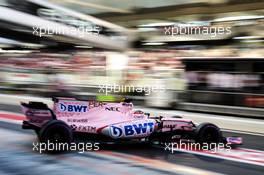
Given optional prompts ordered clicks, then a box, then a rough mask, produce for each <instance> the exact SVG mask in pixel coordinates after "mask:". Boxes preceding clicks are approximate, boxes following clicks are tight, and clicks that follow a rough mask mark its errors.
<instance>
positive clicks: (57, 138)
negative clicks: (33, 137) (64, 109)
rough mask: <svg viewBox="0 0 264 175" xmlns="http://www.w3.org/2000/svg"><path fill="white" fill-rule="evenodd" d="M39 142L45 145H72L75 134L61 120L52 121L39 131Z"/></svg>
mask: <svg viewBox="0 0 264 175" xmlns="http://www.w3.org/2000/svg"><path fill="white" fill-rule="evenodd" d="M38 136H39V141H40V142H43V143H48V142H50V143H71V142H72V141H73V132H72V129H71V128H70V126H68V125H67V124H66V123H64V122H63V121H60V120H51V121H49V122H47V123H46V124H44V126H43V127H42V128H41V129H40V131H39V135H38Z"/></svg>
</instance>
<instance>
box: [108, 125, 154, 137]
mask: <svg viewBox="0 0 264 175" xmlns="http://www.w3.org/2000/svg"><path fill="white" fill-rule="evenodd" d="M153 130H154V123H153V122H149V123H140V124H133V125H125V126H124V129H121V128H119V127H116V126H111V134H112V136H113V137H121V136H122V135H123V133H124V135H125V136H136V135H140V134H146V133H147V132H149V133H151V132H153Z"/></svg>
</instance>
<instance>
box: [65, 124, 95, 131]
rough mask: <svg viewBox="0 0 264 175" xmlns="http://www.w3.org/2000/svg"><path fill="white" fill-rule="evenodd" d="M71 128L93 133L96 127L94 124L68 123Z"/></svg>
mask: <svg viewBox="0 0 264 175" xmlns="http://www.w3.org/2000/svg"><path fill="white" fill-rule="evenodd" d="M70 126H71V128H72V130H74V131H81V132H89V133H95V132H96V127H94V126H88V125H74V124H73V125H70Z"/></svg>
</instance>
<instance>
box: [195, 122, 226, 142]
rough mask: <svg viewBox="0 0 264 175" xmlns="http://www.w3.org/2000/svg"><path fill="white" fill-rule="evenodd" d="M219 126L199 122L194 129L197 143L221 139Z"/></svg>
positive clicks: (219, 140)
mask: <svg viewBox="0 0 264 175" xmlns="http://www.w3.org/2000/svg"><path fill="white" fill-rule="evenodd" d="M222 138H223V137H222V133H221V131H220V128H219V127H217V126H216V125H214V124H212V123H201V124H200V125H198V126H197V128H196V130H195V140H196V142H198V143H201V144H203V143H208V144H210V143H219V142H221V141H222Z"/></svg>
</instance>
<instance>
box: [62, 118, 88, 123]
mask: <svg viewBox="0 0 264 175" xmlns="http://www.w3.org/2000/svg"><path fill="white" fill-rule="evenodd" d="M67 122H73V123H75V122H76V123H87V122H88V119H74V118H69V119H67Z"/></svg>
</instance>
